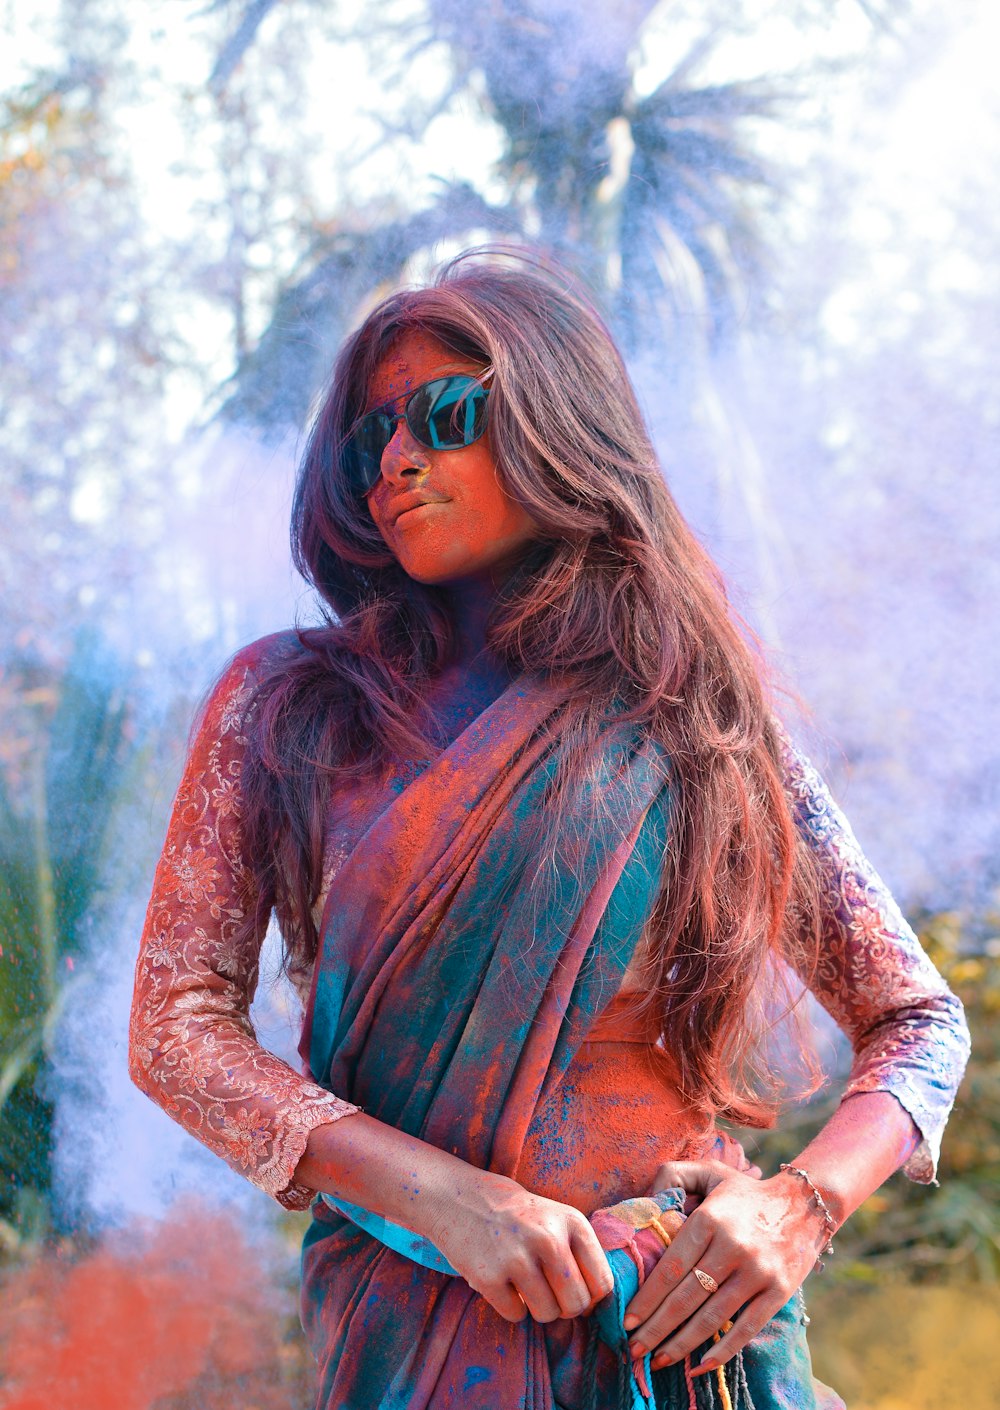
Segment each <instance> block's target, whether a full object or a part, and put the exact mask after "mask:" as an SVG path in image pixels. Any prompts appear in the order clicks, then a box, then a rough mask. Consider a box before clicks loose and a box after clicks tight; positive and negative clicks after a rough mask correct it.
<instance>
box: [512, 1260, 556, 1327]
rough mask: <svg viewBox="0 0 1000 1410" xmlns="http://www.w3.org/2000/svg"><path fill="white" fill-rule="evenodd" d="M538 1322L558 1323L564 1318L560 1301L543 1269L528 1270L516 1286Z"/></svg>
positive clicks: (520, 1276)
mask: <svg viewBox="0 0 1000 1410" xmlns="http://www.w3.org/2000/svg"><path fill="white" fill-rule="evenodd" d="M515 1286H516V1288H517V1291H518V1292H519V1293H520V1294H521V1296H522V1297H523V1298H524V1301H525V1305H526V1306H527V1308H528V1311H529V1312H530V1313H531V1315H532V1317H534V1319H535V1321H536V1322H556V1321H558V1320H559V1318H560V1317H562V1316H563V1312H562V1310H561V1308H560V1306H559V1301H558V1299H557V1297H556V1295H555V1293H554V1292H553V1290H552V1288H551V1286H550V1284H549V1281H548V1279H547V1278H546V1277H545V1274H544V1273H543V1272H542V1270H541V1268H537V1267H536V1268H532V1269H527V1270H526V1271H525V1272H524V1273H522V1274H520V1275H519V1276H518V1279H517V1283H516V1284H515Z"/></svg>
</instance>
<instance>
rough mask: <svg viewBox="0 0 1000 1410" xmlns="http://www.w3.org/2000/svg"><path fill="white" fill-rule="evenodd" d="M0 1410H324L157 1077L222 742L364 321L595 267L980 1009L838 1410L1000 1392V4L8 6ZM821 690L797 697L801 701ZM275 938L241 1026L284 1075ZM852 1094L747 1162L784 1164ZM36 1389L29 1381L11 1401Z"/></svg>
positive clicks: (886, 839) (232, 1213)
mask: <svg viewBox="0 0 1000 1410" xmlns="http://www.w3.org/2000/svg"><path fill="white" fill-rule="evenodd" d="M0 26H2V29H0V328H2V336H0V477H2V479H0V484H2V500H0V505H2V518H0V588H2V603H3V610H2V616H0V704H2V718H0V947H2V953H0V1166H2V1169H0V1176H2V1178H0V1280H2V1287H0V1293H2V1298H0V1306H2V1309H3V1310H2V1311H0V1406H2V1407H4V1410H34V1407H38V1406H42V1405H49V1404H53V1403H60V1404H67V1405H73V1406H74V1407H76V1410H187V1407H199V1410H201V1408H202V1407H205V1408H206V1410H214V1407H216V1406H218V1407H220V1410H221V1407H223V1406H226V1407H228V1406H230V1405H232V1404H237V1403H238V1404H240V1405H241V1406H242V1407H245V1410H253V1407H259V1410H308V1407H309V1406H310V1405H311V1404H312V1398H311V1389H310V1386H311V1376H310V1367H309V1364H308V1358H307V1356H306V1354H305V1352H304V1350H303V1347H302V1344H301V1340H300V1337H299V1334H298V1329H297V1322H296V1317H295V1310H294V1299H295V1275H296V1250H297V1243H298V1240H299V1238H300V1236H301V1232H302V1220H301V1219H300V1218H297V1217H295V1216H291V1215H286V1214H284V1213H283V1212H282V1211H280V1209H279V1208H278V1207H277V1205H273V1204H272V1203H271V1202H269V1201H268V1200H267V1199H266V1197H265V1196H263V1195H260V1194H258V1193H257V1192H256V1191H254V1190H253V1189H251V1188H250V1187H249V1186H248V1185H246V1184H245V1183H244V1182H243V1181H241V1180H240V1179H239V1178H238V1177H237V1176H235V1175H233V1174H231V1173H230V1172H229V1171H228V1169H227V1168H226V1167H224V1166H223V1165H222V1164H221V1163H220V1162H219V1161H218V1160H216V1158H215V1157H213V1156H211V1155H209V1154H208V1153H207V1152H205V1151H203V1150H202V1149H201V1148H200V1147H198V1146H197V1144H196V1143H195V1142H194V1141H192V1140H191V1139H190V1138H188V1137H187V1136H186V1135H184V1133H183V1132H182V1131H181V1130H180V1128H178V1127H175V1126H174V1125H172V1123H170V1122H169V1120H168V1119H167V1118H166V1117H165V1116H164V1115H163V1114H162V1113H161V1112H160V1111H159V1110H157V1109H155V1108H154V1107H153V1106H152V1105H151V1104H150V1103H149V1102H148V1101H146V1099H144V1098H143V1097H141V1096H140V1095H139V1094H138V1093H137V1092H135V1091H134V1090H133V1089H132V1088H131V1086H130V1084H129V1082H128V1078H127V1074H126V1070H125V1048H126V1027H127V1017H128V1006H129V999H130V995H131V984H132V970H133V966H134V962H135V955H136V949H137V943H138V935H139V931H140V928H141V923H142V916H143V912H144V909H145V903H146V900H147V897H148V891H149V886H150V883H151V877H152V870H153V866H154V863H155V859H156V856H157V854H158V850H159V847H160V844H161V842H162V837H163V831H164V828H165V823H166V816H167V811H168V809H169V805H170V800H171V797H172V793H173V789H174V787H175V786H176V782H177V778H178V776H179V770H180V765H181V761H182V758H183V752H184V743H185V738H186V733H187V729H188V726H189V723H190V719H191V716H192V712H193V710H194V708H195V706H196V704H197V702H198V700H199V698H200V697H201V696H202V694H203V693H204V691H205V690H206V689H207V687H208V685H209V684H210V682H211V680H212V679H213V677H214V676H215V675H216V674H217V672H218V671H219V670H220V669H221V667H222V665H223V664H224V662H225V660H226V658H227V656H228V655H229V654H230V653H231V652H232V651H233V650H235V649H236V648H237V647H238V646H239V645H241V644H242V643H244V642H246V641H248V640H251V639H252V638H254V637H256V636H259V635H261V634H263V633H264V632H267V631H270V630H273V629H275V628H278V627H282V626H285V625H288V624H289V623H290V622H292V621H295V620H299V621H308V620H310V619H311V618H313V617H314V616H315V608H314V606H313V604H312V603H311V601H310V598H309V595H308V593H307V592H306V591H305V589H304V587H303V585H302V584H301V582H300V581H299V580H298V579H297V578H296V577H295V575H294V573H293V570H292V569H291V566H290V562H289V555H288V546H287V515H288V506H289V502H290V496H291V488H292V482H293V478H294V470H295V462H296V457H297V454H298V451H299V449H300V446H301V440H302V434H303V429H304V427H305V426H306V424H307V422H308V417H309V413H310V408H311V406H312V405H313V403H314V399H315V397H316V395H317V393H318V391H319V389H320V388H321V387H322V384H323V381H324V378H325V377H326V375H327V373H328V370H329V365H330V362H331V360H332V356H333V353H334V351H335V349H336V347H337V345H338V343H339V341H340V339H341V338H342V337H343V335H344V334H345V333H346V332H347V331H348V330H349V329H350V328H351V327H352V326H353V325H354V324H355V323H356V321H357V320H358V319H359V317H361V316H362V315H363V313H364V312H365V311H366V309H367V308H368V307H369V306H370V305H371V303H372V302H374V301H375V300H376V299H377V298H378V297H380V296H381V295H382V294H384V293H385V292H387V291H388V290H389V289H391V288H392V287H394V286H395V285H397V284H399V283H407V282H412V281H415V280H420V279H422V278H424V277H426V276H427V275H428V274H429V273H430V271H431V270H433V268H434V267H435V266H436V265H437V264H438V263H439V262H440V261H441V260H442V259H444V258H446V257H447V256H449V255H451V254H454V253H455V252H457V251H458V250H460V249H463V248H465V247H468V246H470V245H475V244H479V243H482V242H484V241H497V240H503V241H507V242H512V243H515V244H530V245H532V246H533V247H541V248H543V249H545V250H547V251H550V252H552V253H554V254H556V255H557V256H558V257H559V258H561V259H562V260H564V261H565V262H566V263H567V264H569V265H570V267H571V268H573V269H574V270H576V271H577V273H578V274H579V275H580V277H582V278H583V279H584V280H585V281H586V282H587V283H588V284H589V286H590V288H591V289H592V290H593V292H594V294H595V296H596V297H597V298H598V299H599V301H600V302H601V304H602V306H603V307H604V309H605V311H606V313H607V317H608V319H609V321H610V322H611V324H612V326H613V328H614V330H615V332H616V335H617V336H618V338H619V340H620V342H621V344H622V346H623V348H624V350H625V352H626V355H627V358H628V361H629V365H630V367H631V369H632V372H633V375H634V377H635V380H636V383H637V386H638V388H639V392H640V397H641V400H642V404H643V406H644V409H645V411H646V414H647V416H648V419H649V421H650V424H651V426H652V428H653V431H654V434H655V438H656V442H657V445H658V448H659V451H660V454H661V457H662V462H663V465H664V469H665V473H666V474H667V477H668V480H669V482H670V484H671V486H672V488H673V489H674V492H675V494H676V496H677V498H678V499H679V501H680V503H681V506H682V508H683V509H684V511H685V513H686V514H687V515H688V517H689V519H690V520H691V522H692V523H693V525H694V527H695V529H696V530H697V532H698V533H699V535H700V536H701V537H702V539H703V540H704V541H705V542H706V543H707V545H708V546H709V548H710V549H711V551H712V553H713V554H714V555H715V557H716V558H717V560H718V561H719V563H720V564H721V566H722V567H723V569H724V571H725V573H726V575H727V578H728V580H729V583H730V585H731V591H732V597H733V601H734V603H735V605H736V607H737V608H738V610H739V611H740V612H742V613H743V614H744V616H745V617H746V618H747V619H748V620H749V621H750V622H751V623H752V624H753V625H754V627H755V628H756V630H757V631H758V632H759V633H760V635H761V636H762V638H763V639H764V641H765V642H766V644H767V647H768V649H769V651H770V654H771V659H772V660H773V662H774V664H775V667H776V670H777V672H778V674H779V676H780V677H781V678H782V679H783V680H784V681H785V683H786V684H787V686H788V687H789V690H790V692H791V694H790V697H789V705H788V714H789V719H790V720H791V721H792V722H793V725H794V728H795V729H796V731H797V732H798V734H799V735H800V737H801V738H802V739H803V740H804V741H805V743H806V745H807V747H808V749H809V750H810V751H811V752H812V754H813V756H814V757H815V759H816V761H817V762H818V763H819V764H820V765H821V766H822V767H823V769H824V770H825V772H826V774H827V776H828V778H829V780H830V782H831V784H832V785H833V787H834V791H835V792H836V794H837V796H838V797H839V799H840V801H841V802H842V803H843V804H844V806H845V807H846V810H847V812H848V814H849V816H850V817H851V819H852V822H853V823H854V826H855V829H856V831H857V832H858V834H859V836H860V839H861V841H862V843H863V844H864V846H865V847H866V850H867V851H868V853H869V855H870V856H871V857H872V859H873V860H874V861H875V863H876V865H877V866H878V867H879V869H880V870H881V871H882V873H883V874H884V876H885V877H886V878H887V880H888V881H889V882H890V883H891V885H892V886H893V887H894V889H895V890H896V893H897V895H898V896H899V899H900V900H901V902H902V904H903V906H904V909H905V910H906V911H907V914H908V915H909V917H910V918H911V920H912V921H913V922H914V924H915V926H916V927H917V929H918V930H919V932H920V935H921V939H922V941H923V943H924V944H925V945H926V946H927V948H928V949H929V950H930V952H931V954H932V956H933V958H934V959H935V961H936V962H937V963H938V964H939V965H940V967H941V968H942V969H943V971H944V972H945V974H946V975H947V976H948V978H949V980H950V982H951V983H952V985H953V987H954V988H955V989H956V990H957V992H958V993H959V994H960V995H961V997H962V998H963V1000H964V1001H965V1003H966V1005H967V1009H968V1013H969V1018H970V1023H971V1025H972V1028H973V1040H974V1044H975V1047H974V1054H973V1059H972V1063H971V1065H970V1068H969V1072H968V1074H967V1077H966V1080H965V1083H964V1085H963V1088H962V1093H961V1095H960V1099H959V1103H958V1106H957V1108H956V1112H955V1116H954V1118H953V1121H952V1124H951V1126H950V1128H949V1133H948V1135H947V1137H946V1141H945V1151H944V1158H943V1162H942V1167H941V1172H940V1173H941V1184H940V1187H939V1188H926V1187H916V1186H910V1185H908V1183H907V1182H906V1181H905V1180H904V1179H903V1177H901V1176H897V1177H894V1179H893V1180H892V1181H890V1182H889V1184H888V1185H887V1186H886V1187H884V1189H883V1190H881V1191H880V1192H879V1193H878V1194H877V1195H876V1196H874V1197H873V1198H872V1199H870V1200H869V1201H868V1202H867V1204H866V1205H865V1206H864V1207H863V1208H862V1210H861V1211H859V1213H858V1215H857V1216H855V1218H854V1220H853V1221H852V1224H851V1225H850V1226H849V1228H848V1230H847V1231H845V1233H844V1235H843V1236H842V1237H841V1238H839V1239H838V1252H837V1256H836V1258H835V1259H834V1260H833V1263H832V1264H831V1265H830V1266H829V1267H828V1270H827V1272H825V1273H824V1275H823V1277H822V1278H821V1279H817V1278H815V1277H814V1278H811V1279H810V1281H809V1284H808V1285H807V1288H806V1292H807V1298H808V1300H809V1302H810V1311H811V1314H812V1317H813V1326H812V1328H811V1338H812V1343H813V1348H814V1358H815V1363H816V1369H817V1373H818V1374H819V1375H820V1376H821V1378H823V1379H824V1380H826V1381H828V1382H829V1383H830V1384H832V1385H833V1386H835V1387H836V1388H837V1389H838V1390H839V1391H840V1392H841V1394H843V1395H844V1396H845V1398H846V1399H847V1401H848V1404H849V1405H850V1406H851V1407H852V1410H903V1407H906V1410H923V1407H925V1406H926V1407H928V1410H929V1407H931V1406H933V1407H934V1410H949V1407H952V1406H956V1407H957V1406H962V1407H963V1410H978V1407H980V1406H982V1407H985V1406H986V1405H988V1404H991V1403H992V1394H993V1390H992V1388H993V1387H994V1386H995V1385H996V1383H997V1377H998V1373H1000V1336H998V1333H1000V1312H998V1311H997V1304H998V1299H997V1286H996V1284H997V1280H998V1275H1000V1234H998V1227H1000V1219H998V1208H1000V1200H998V1196H1000V1042H998V1039H997V1036H996V1033H997V1027H998V1021H997V1019H998V1014H1000V938H998V936H1000V847H998V842H1000V698H998V697H1000V692H998V690H997V684H998V679H1000V673H998V665H1000V634H998V632H997V628H996V622H997V619H998V615H1000V552H998V549H1000V492H998V488H997V485H998V472H1000V465H998V455H997V450H998V440H1000V380H998V378H997V374H996V363H997V345H998V336H997V330H998V328H1000V260H998V259H997V249H998V239H1000V203H998V202H997V199H996V190H995V187H996V172H997V169H998V159H1000V89H998V86H997V84H996V81H995V59H996V55H997V54H998V53H1000V19H998V14H997V11H996V9H995V7H994V6H992V5H991V4H990V3H989V0H952V3H951V4H950V5H949V6H948V7H947V8H945V7H942V6H939V5H936V4H932V3H931V0H725V3H722V0H720V2H719V3H713V0H659V3H657V2H656V0H577V2H576V3H571V0H504V3H501V0H479V3H478V4H477V5H475V6H470V5H469V4H468V3H459V0H379V3H378V4H377V5H372V4H365V3H363V0H146V3H144V4H142V5H141V6H140V5H136V4H134V3H128V0H34V3H33V4H32V5H31V6H30V7H28V6H24V5H19V4H17V3H16V0H0ZM800 701H801V702H805V704H804V705H802V704H799V703H798V702H800ZM276 968H277V966H276V949H275V945H274V943H273V941H272V942H271V943H270V945H269V948H268V952H267V964H266V965H265V974H264V978H263V979H262V983H261V987H260V991H259V994H258V999H257V1003H256V1005H255V1021H256V1023H257V1025H258V1032H259V1035H260V1037H261V1038H262V1041H264V1042H266V1043H267V1044H268V1045H269V1046H271V1047H273V1048H275V1049H276V1050H277V1051H279V1052H281V1053H282V1054H283V1055H285V1056H291V1055H292V1053H293V1050H294V1045H295V1040H296V1037H297V1033H296V1022H297V1015H296V1012H295V1009H294V1005H293V1004H292V1003H291V1002H290V1000H289V997H288V994H287V991H286V990H285V989H284V988H283V987H282V985H281V984H280V983H279V982H278V981H277V979H276ZM822 1036H823V1041H824V1042H825V1043H826V1045H827V1047H828V1048H830V1051H831V1053H832V1056H831V1059H830V1065H831V1068H832V1069H833V1073H834V1083H833V1085H832V1087H831V1089H830V1092H829V1093H828V1094H827V1095H825V1096H824V1097H821V1098H820V1099H819V1100H818V1101H817V1102H814V1103H812V1104H811V1105H809V1106H807V1107H805V1108H802V1109H798V1110H796V1111H794V1112H791V1113H790V1114H789V1119H788V1122H787V1123H786V1125H785V1126H784V1127H783V1129H782V1132H781V1134H780V1135H777V1136H768V1137H767V1138H765V1139H764V1140H763V1141H761V1142H760V1143H759V1144H758V1145H757V1147H756V1152H757V1158H758V1159H759V1160H760V1161H761V1163H762V1164H764V1165H765V1167H766V1168H768V1169H772V1168H774V1166H775V1165H776V1162H777V1161H778V1160H780V1159H784V1158H787V1156H788V1155H789V1154H790V1153H791V1152H793V1151H794V1150H796V1149H799V1148H800V1147H801V1144H802V1141H803V1140H804V1139H805V1137H806V1135H807V1134H808V1132H809V1131H810V1130H811V1129H812V1128H813V1127H814V1126H815V1125H816V1124H818V1122H819V1121H820V1120H822V1118H823V1115H824V1111H825V1110H826V1109H828V1106H829V1103H830V1102H831V1101H835V1100H836V1095H837V1087H836V1076H837V1074H838V1073H839V1074H841V1075H842V1073H843V1071H844V1070H845V1068H846V1063H847V1060H848V1056H849V1055H848V1054H847V1053H846V1051H845V1050H844V1047H843V1044H842V1042H841V1043H838V1042H837V1041H836V1040H835V1039H832V1038H831V1036H830V1034H829V1033H824V1034H823V1035H822ZM4 1367H6V1370H4Z"/></svg>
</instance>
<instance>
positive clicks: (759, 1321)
mask: <svg viewBox="0 0 1000 1410" xmlns="http://www.w3.org/2000/svg"><path fill="white" fill-rule="evenodd" d="M782 1298H783V1294H781V1293H775V1292H763V1293H759V1294H758V1296H757V1297H754V1298H751V1300H750V1301H749V1302H748V1303H747V1305H746V1307H745V1308H744V1309H743V1311H742V1312H741V1313H740V1314H739V1316H738V1317H735V1318H734V1319H733V1326H732V1329H731V1330H730V1331H728V1332H727V1333H726V1334H725V1336H723V1337H721V1338H720V1339H719V1341H717V1342H716V1344H715V1345H714V1346H713V1347H712V1349H711V1351H710V1352H707V1353H706V1354H705V1356H704V1357H703V1358H702V1360H701V1361H700V1362H699V1364H698V1365H697V1366H696V1367H695V1368H694V1369H693V1374H694V1375H696V1376H697V1375H699V1374H704V1373H705V1372H707V1371H714V1370H715V1369H716V1367H718V1366H723V1365H725V1363H726V1362H727V1361H729V1360H730V1359H731V1358H732V1357H733V1356H735V1355H736V1353H737V1352H738V1351H742V1350H743V1348H744V1347H745V1346H746V1345H747V1344H748V1342H751V1341H753V1339H754V1337H755V1336H757V1335H758V1334H759V1333H760V1332H762V1331H763V1330H764V1328H765V1327H766V1326H767V1324H768V1322H770V1320H771V1318H772V1317H773V1316H774V1314H775V1313H776V1312H777V1311H778V1310H779V1309H780V1308H782V1307H783V1306H784V1305H785V1302H787V1300H788V1299H787V1298H785V1299H784V1301H783V1300H782Z"/></svg>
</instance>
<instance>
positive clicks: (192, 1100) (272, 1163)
mask: <svg viewBox="0 0 1000 1410" xmlns="http://www.w3.org/2000/svg"><path fill="white" fill-rule="evenodd" d="M259 650H260V648H259V647H258V648H253V647H251V648H249V649H248V650H247V651H245V652H243V653H241V654H240V655H239V656H238V657H237V658H236V659H235V661H234V663H233V665H232V666H231V667H230V668H229V670H228V671H227V672H226V674H225V675H224V676H223V677H222V679H221V681H220V682H219V684H218V686H217V687H216V689H215V691H214V692H213V694H212V697H211V699H210V700H209V703H208V705H207V707H206V708H205V711H204V713H203V717H202V720H201V725H200V728H199V730H198V733H197V736H196V738H195V741H194V744H193V746H192V748H191V752H190V754H189V756H188V761H187V766H186V768H185V771H184V777H183V779H182V780H181V785H180V788H179V790H178V793H177V797H176V800H175V802H174V808H173V814H172V816H171V819H170V826H169V828H168V831H167V838H166V842H165V844H164V848H163V853H162V856H161V858H160V863H159V866H158V867H157V869H156V878H155V880H154V883H153V895H152V898H151V900H150V903H149V909H148V911H147V913H146V924H145V929H144V931H143V936H142V943H141V947H140V951H139V959H138V963H137V965H136V975H135V995H134V998H133V1004H132V1017H131V1025H130V1032H129V1072H130V1074H131V1077H132V1080H133V1081H134V1082H135V1083H136V1085H137V1086H138V1087H140V1088H141V1089H142V1091H144V1092H145V1093H146V1094H147V1095H148V1096H150V1097H152V1099H153V1100H154V1101H155V1102H157V1103H158V1104H159V1105H160V1106H162V1107H163V1109H164V1110H165V1111H166V1112H167V1113H168V1114H169V1115H170V1116H172V1117H173V1118H174V1119H175V1120H176V1121H179V1122H180V1123H181V1125H182V1126H184V1127H186V1129H187V1130H188V1131H190V1132H191V1133H192V1135H194V1136H197V1137H198V1139H199V1140H200V1141H203V1142H204V1143H205V1144H206V1145H207V1146H209V1147H210V1149H212V1150H214V1151H215V1152H216V1153H217V1154H218V1155H221V1156H222V1157H223V1159H224V1160H226V1161H227V1162H228V1163H229V1164H230V1165H231V1166H232V1167H233V1168H234V1169H235V1170H238V1171H240V1172H241V1173H242V1174H244V1175H246V1176H247V1177H248V1178H249V1179H250V1180H252V1181H253V1183H254V1184H256V1185H258V1186H259V1187H260V1188H261V1189H262V1190H264V1191H265V1192H266V1193H267V1194H269V1195H273V1196H274V1197H275V1198H276V1199H277V1200H278V1202H279V1203H280V1204H282V1205H284V1206H285V1208H287V1209H305V1208H306V1207H307V1206H308V1204H309V1203H310V1201H311V1199H312V1198H313V1197H314V1193H315V1192H314V1191H312V1190H309V1189H307V1188H305V1187H304V1186H301V1185H296V1184H293V1183H292V1175H293V1173H294V1170H295V1167H296V1165H297V1164H298V1161H299V1159H300V1157H301V1156H302V1153H303V1151H304V1150H305V1146H306V1141H307V1139H308V1136H309V1132H310V1131H312V1130H313V1128H314V1127H316V1126H321V1125H324V1124H326V1123H327V1122H330V1121H336V1120H337V1119H338V1118H339V1117H341V1116H346V1115H348V1114H350V1113H352V1112H355V1111H357V1110H358V1108H357V1107H355V1106H352V1105H351V1104H350V1103H349V1102H346V1101H341V1100H340V1098H338V1097H336V1096H334V1095H333V1094H332V1093H330V1092H327V1091H326V1090H324V1088H322V1087H320V1086H317V1085H316V1084H315V1083H314V1082H310V1081H308V1080H307V1079H306V1078H305V1077H303V1076H301V1075H300V1074H299V1073H297V1072H295V1071H294V1070H293V1069H292V1068H291V1067H289V1066H288V1065H287V1063H284V1062H282V1061H281V1059H280V1058H278V1057H276V1056H275V1055H274V1054H273V1053H270V1052H268V1051H267V1050H266V1049H265V1048H263V1047H262V1046H261V1045H260V1044H259V1043H258V1042H257V1040H256V1036H255V1033H254V1029H253V1026H252V1024H251V1021H250V1003H251V1000H252V999H253V995H254V992H255V990H256V987H257V971H258V960H259V953H260V942H259V941H257V942H255V943H252V944H245V945H242V946H240V945H238V944H237V943H236V936H237V931H238V925H239V922H240V920H241V919H242V918H243V916H244V914H245V911H246V908H247V906H248V905H249V904H250V901H251V899H252V888H251V884H250V876H249V872H248V869H247V868H246V866H245V864H244V862H243V859H242V855H241V843H240V766H241V759H242V753H243V747H244V744H245V739H244V737H243V735H242V734H241V733H240V725H241V719H242V714H243V710H244V707H245V705H246V702H247V700H248V699H249V696H250V690H251V671H252V667H253V662H254V660H255V659H256V654H257V653H259Z"/></svg>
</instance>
